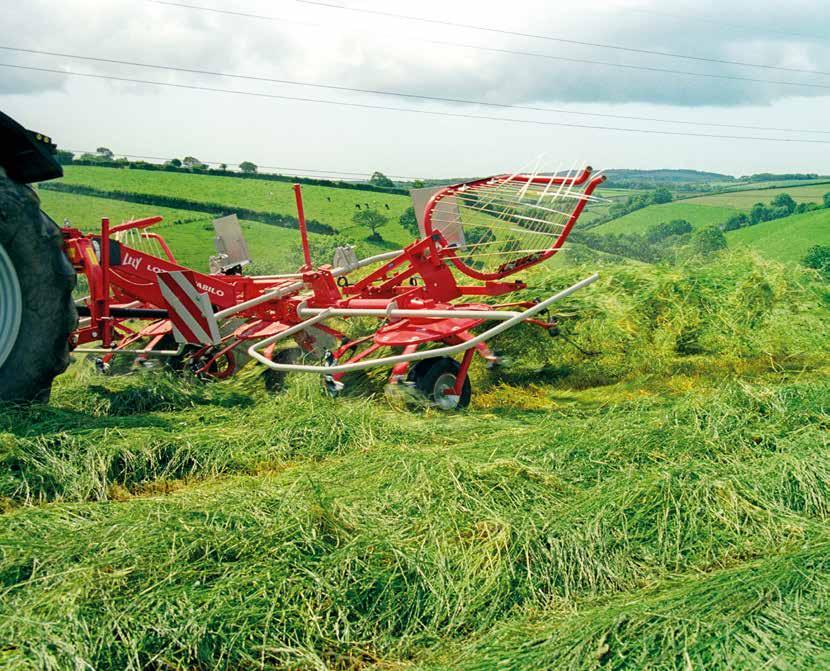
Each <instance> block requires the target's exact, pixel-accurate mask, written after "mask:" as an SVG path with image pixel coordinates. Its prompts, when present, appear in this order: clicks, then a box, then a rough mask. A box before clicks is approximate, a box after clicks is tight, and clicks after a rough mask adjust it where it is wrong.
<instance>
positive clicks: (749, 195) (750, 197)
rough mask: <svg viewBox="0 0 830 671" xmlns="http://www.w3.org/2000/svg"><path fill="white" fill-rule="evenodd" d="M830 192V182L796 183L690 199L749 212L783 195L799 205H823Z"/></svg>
mask: <svg viewBox="0 0 830 671" xmlns="http://www.w3.org/2000/svg"><path fill="white" fill-rule="evenodd" d="M828 192H830V182H826V181H825V182H820V183H818V184H810V185H807V186H799V185H798V183H797V182H796V183H794V184H793V185H792V186H785V187H781V188H774V189H746V190H739V191H730V192H728V193H719V194H712V195H706V196H696V197H695V198H690V199H688V202H689V203H693V204H695V205H714V206H718V207H734V208H736V209H738V210H745V211H748V210H750V209H751V208H752V206H753V205H754V204H755V203H768V202H769V201H771V200H772V199H773V198H775V197H776V196H777V195H779V194H781V193H788V194H789V195H790V196H792V198H793V200H794V201H795V202H797V203H821V202H822V199H823V198H824V194H825V193H828Z"/></svg>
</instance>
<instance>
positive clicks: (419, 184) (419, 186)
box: [412, 179, 830, 195]
mask: <svg viewBox="0 0 830 671" xmlns="http://www.w3.org/2000/svg"><path fill="white" fill-rule="evenodd" d="M425 186H426V184H424V181H423V180H421V179H416V180H415V181H414V182H412V188H413V189H423V188H424V187H425ZM828 195H830V194H828Z"/></svg>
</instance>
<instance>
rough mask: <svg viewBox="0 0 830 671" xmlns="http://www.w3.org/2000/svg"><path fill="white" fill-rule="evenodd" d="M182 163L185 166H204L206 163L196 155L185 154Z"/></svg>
mask: <svg viewBox="0 0 830 671" xmlns="http://www.w3.org/2000/svg"><path fill="white" fill-rule="evenodd" d="M182 165H183V166H184V167H185V168H204V167H205V164H204V163H202V162H201V161H200V160H199V159H198V158H196V157H195V156H185V157H184V159H183V160H182Z"/></svg>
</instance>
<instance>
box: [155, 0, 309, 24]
mask: <svg viewBox="0 0 830 671" xmlns="http://www.w3.org/2000/svg"><path fill="white" fill-rule="evenodd" d="M147 2H152V3H153V4H155V5H169V6H170V7H184V8H185V9H198V10H200V11H203V12H213V13H214V14H230V15H232V16H242V17H245V18H247V19H264V20H266V21H277V22H279V23H291V24H293V25H296V26H317V25H319V24H316V23H307V22H305V21H295V20H294V19H286V18H283V17H281V16H268V15H266V14H252V13H250V12H239V11H236V10H232V9H217V8H215V7H203V6H202V5H187V4H185V3H183V2H170V0H147Z"/></svg>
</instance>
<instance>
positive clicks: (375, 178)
mask: <svg viewBox="0 0 830 671" xmlns="http://www.w3.org/2000/svg"><path fill="white" fill-rule="evenodd" d="M369 184H374V185H375V186H385V187H393V186H395V182H393V181H392V180H391V179H389V178H388V177H387V176H386V175H384V174H383V173H382V172H378V171H377V170H376V171H375V172H373V173H372V176H371V177H370V178H369Z"/></svg>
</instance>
